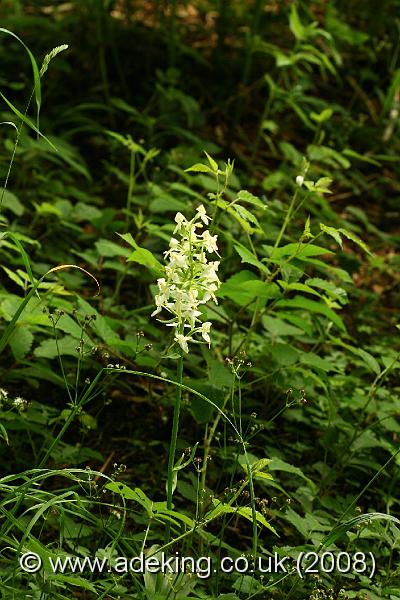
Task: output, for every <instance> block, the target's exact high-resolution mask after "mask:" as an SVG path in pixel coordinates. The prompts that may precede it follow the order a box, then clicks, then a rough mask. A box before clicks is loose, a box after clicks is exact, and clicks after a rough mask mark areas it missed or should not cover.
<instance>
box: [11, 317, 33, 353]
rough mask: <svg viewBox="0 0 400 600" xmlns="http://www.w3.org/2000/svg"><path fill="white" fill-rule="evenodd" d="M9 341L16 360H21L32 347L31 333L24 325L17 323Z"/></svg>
mask: <svg viewBox="0 0 400 600" xmlns="http://www.w3.org/2000/svg"><path fill="white" fill-rule="evenodd" d="M9 343H10V346H11V350H12V352H13V354H14V357H15V358H16V360H22V359H23V358H24V357H25V356H26V355H27V354H28V352H29V351H30V349H31V347H32V344H33V333H32V332H31V331H30V330H29V329H28V328H27V327H26V326H24V325H22V324H18V325H17V327H16V328H15V329H14V331H13V333H12V335H11V337H10V339H9Z"/></svg>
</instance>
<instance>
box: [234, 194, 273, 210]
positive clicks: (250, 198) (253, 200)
mask: <svg viewBox="0 0 400 600" xmlns="http://www.w3.org/2000/svg"><path fill="white" fill-rule="evenodd" d="M237 199H238V200H241V201H242V202H247V203H248V204H252V205H253V206H257V207H258V208H261V209H262V210H265V209H266V208H267V205H266V204H265V203H264V202H263V201H262V200H260V198H258V197H257V196H254V194H251V193H250V192H248V191H247V190H240V191H239V192H238V193H237Z"/></svg>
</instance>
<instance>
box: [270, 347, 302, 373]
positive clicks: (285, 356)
mask: <svg viewBox="0 0 400 600" xmlns="http://www.w3.org/2000/svg"><path fill="white" fill-rule="evenodd" d="M270 352H271V355H272V358H274V359H275V360H276V362H277V363H278V365H280V366H284V367H286V366H289V365H293V364H294V363H295V362H297V361H298V359H299V352H298V351H297V350H296V349H295V348H293V346H290V345H289V344H281V343H278V344H274V345H273V346H271V348H270Z"/></svg>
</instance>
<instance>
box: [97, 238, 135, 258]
mask: <svg viewBox="0 0 400 600" xmlns="http://www.w3.org/2000/svg"><path fill="white" fill-rule="evenodd" d="M95 246H96V250H97V252H98V253H99V255H100V256H107V257H108V258H112V257H114V256H125V257H128V256H129V255H130V254H131V252H130V250H128V249H127V248H123V247H122V246H119V245H118V244H116V243H115V242H112V241H110V240H103V239H100V240H98V241H97V242H96V243H95Z"/></svg>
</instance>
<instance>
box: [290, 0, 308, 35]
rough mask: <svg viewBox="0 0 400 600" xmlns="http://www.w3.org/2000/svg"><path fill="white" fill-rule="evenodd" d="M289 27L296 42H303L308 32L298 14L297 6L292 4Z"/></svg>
mask: <svg viewBox="0 0 400 600" xmlns="http://www.w3.org/2000/svg"><path fill="white" fill-rule="evenodd" d="M289 27H290V31H291V32H292V33H293V35H294V37H295V38H296V40H302V39H304V38H305V37H306V34H305V31H306V30H305V28H304V27H303V25H302V23H301V21H300V18H299V13H298V12H297V7H296V5H295V4H292V10H291V11H290V16H289Z"/></svg>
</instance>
